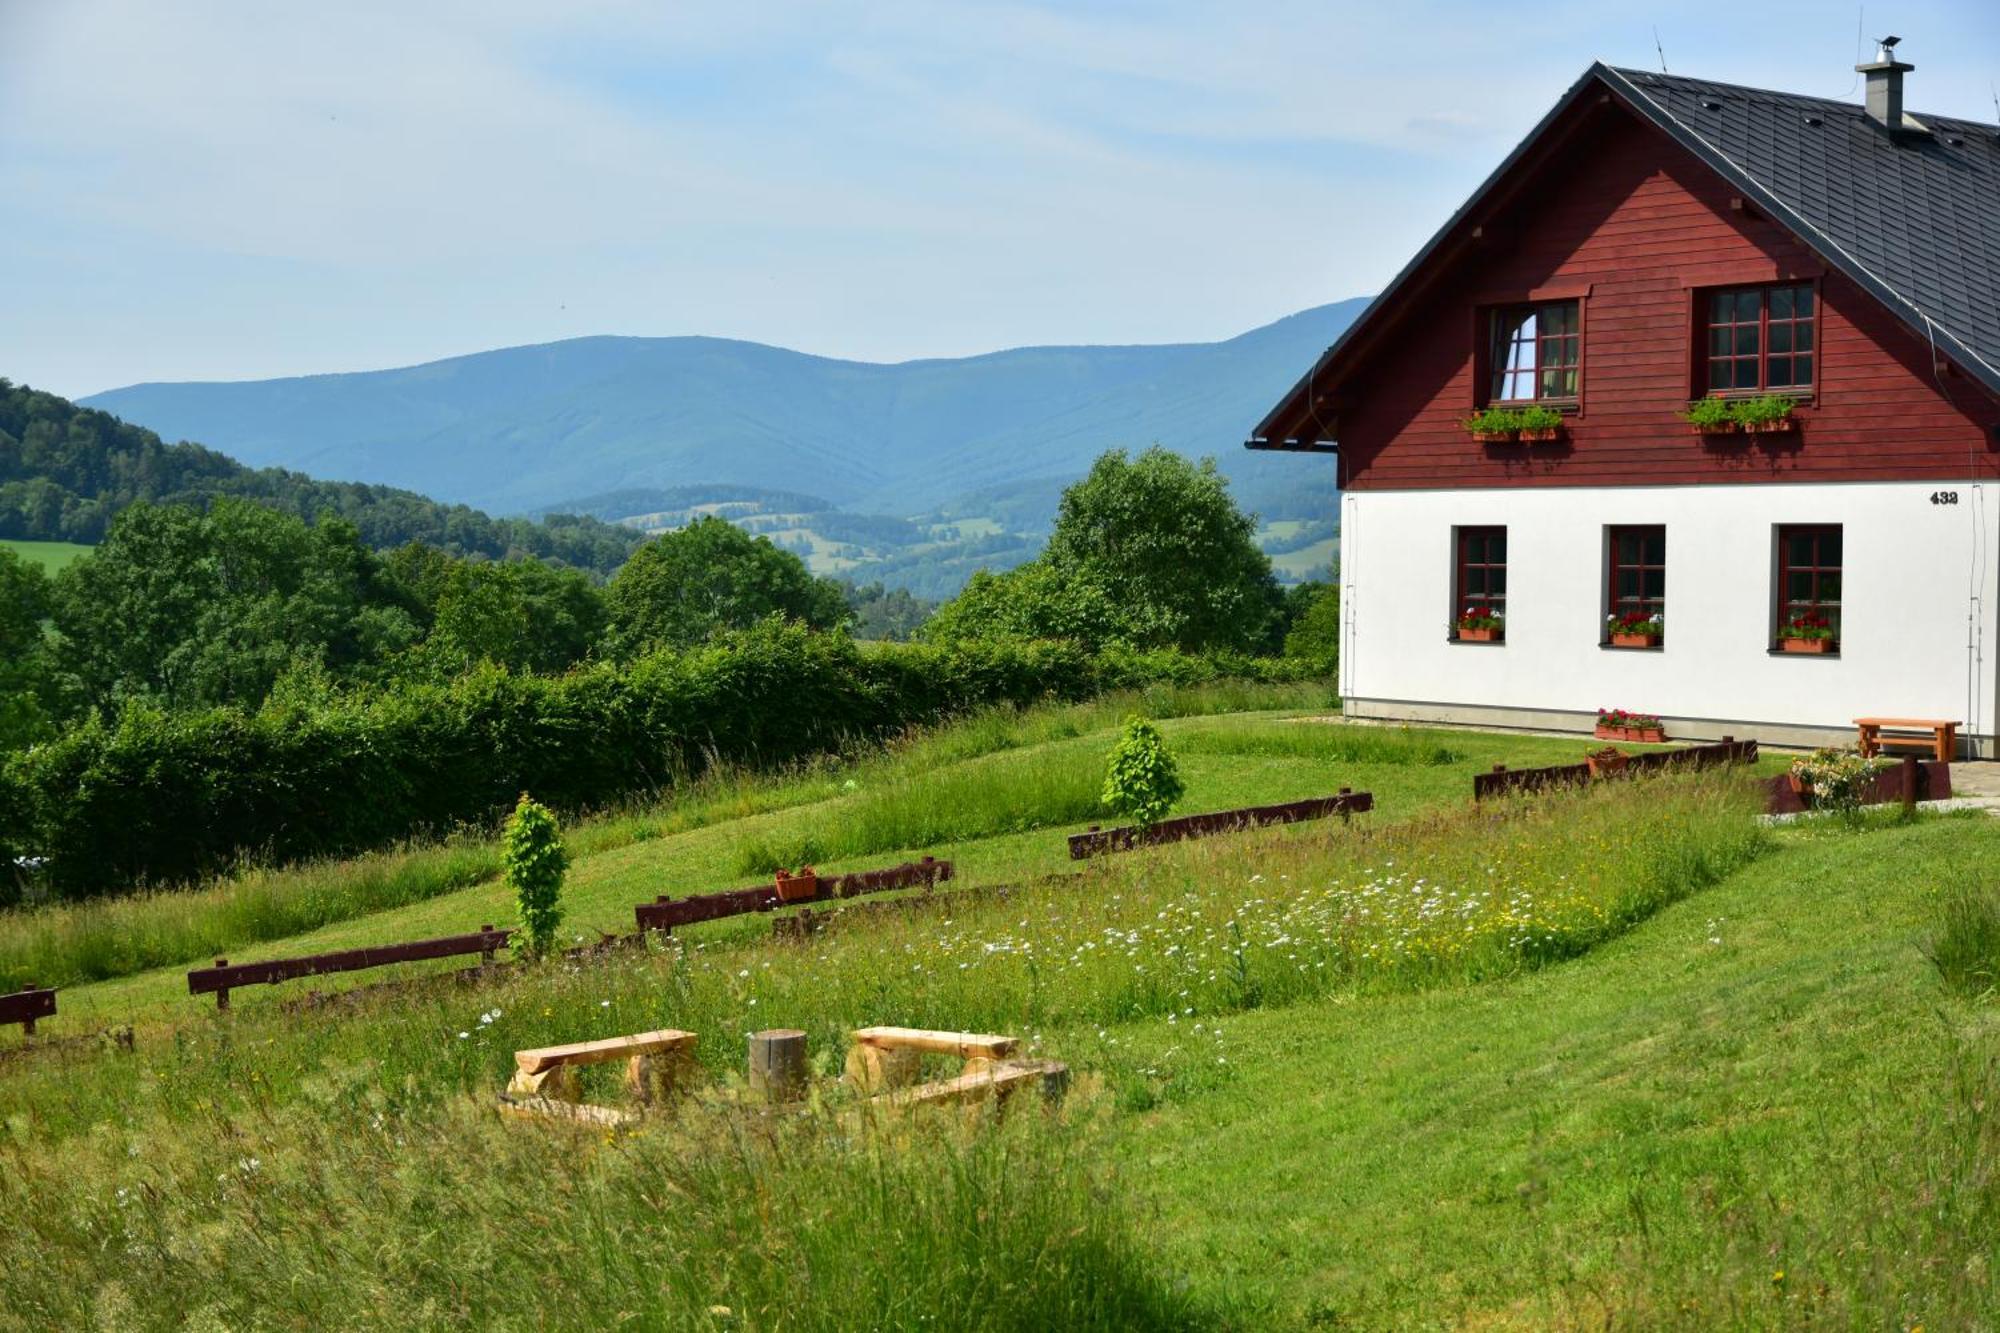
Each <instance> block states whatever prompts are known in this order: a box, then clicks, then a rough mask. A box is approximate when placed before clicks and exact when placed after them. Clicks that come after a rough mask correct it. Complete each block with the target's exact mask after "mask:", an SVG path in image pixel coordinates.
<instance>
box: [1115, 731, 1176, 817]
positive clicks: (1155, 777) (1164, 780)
mask: <svg viewBox="0 0 2000 1333" xmlns="http://www.w3.org/2000/svg"><path fill="white" fill-rule="evenodd" d="M1186 790H1187V789H1186V787H1184V786H1183V785H1182V783H1181V775H1180V771H1179V769H1177V768H1176V767H1175V766H1174V757H1173V756H1172V755H1171V754H1168V753H1167V743H1166V741H1165V740H1164V739H1163V738H1162V737H1161V736H1160V730H1159V728H1158V727H1155V726H1154V725H1153V724H1152V723H1150V722H1148V721H1146V719H1144V718H1142V717H1136V716H1135V717H1129V718H1127V719H1125V732H1124V734H1123V735H1122V736H1120V737H1119V738H1118V744H1117V745H1115V746H1113V747H1112V750H1111V765H1110V770H1109V771H1108V772H1106V773H1105V775H1104V794H1103V797H1102V800H1103V803H1104V804H1105V805H1106V806H1108V807H1110V808H1111V809H1112V810H1115V811H1117V812H1118V813H1119V814H1121V815H1124V816H1126V817H1127V818H1128V819H1130V820H1132V822H1133V823H1135V824H1137V825H1138V826H1139V827H1140V828H1151V827H1152V826H1153V825H1154V824H1157V823H1159V822H1160V821H1161V820H1162V819H1164V818H1166V816H1167V812H1168V811H1169V810H1171V809H1173V808H1174V802H1175V801H1178V800H1179V799H1180V798H1181V794H1182V793H1183V792H1184V791H1186Z"/></svg>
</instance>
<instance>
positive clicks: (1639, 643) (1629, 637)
mask: <svg viewBox="0 0 2000 1333" xmlns="http://www.w3.org/2000/svg"><path fill="white" fill-rule="evenodd" d="M1611 646H1612V647H1613V648H1657V647H1659V646H1660V636H1659V635H1657V634H1617V633H1614V634H1612V636H1611Z"/></svg>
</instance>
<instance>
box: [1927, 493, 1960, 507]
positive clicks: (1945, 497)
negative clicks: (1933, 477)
mask: <svg viewBox="0 0 2000 1333" xmlns="http://www.w3.org/2000/svg"><path fill="white" fill-rule="evenodd" d="M1931 503H1932V504H1934V505H1955V504H1957V503H1958V492H1957V491H1932V492H1931Z"/></svg>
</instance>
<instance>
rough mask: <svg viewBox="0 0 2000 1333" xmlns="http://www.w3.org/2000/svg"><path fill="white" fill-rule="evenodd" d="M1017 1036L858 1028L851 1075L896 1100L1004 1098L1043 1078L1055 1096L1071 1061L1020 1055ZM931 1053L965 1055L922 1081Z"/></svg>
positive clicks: (860, 1085) (880, 1096)
mask: <svg viewBox="0 0 2000 1333" xmlns="http://www.w3.org/2000/svg"><path fill="white" fill-rule="evenodd" d="M1020 1044H1021V1041H1020V1038H1018V1037H1002V1036H995V1035H992V1034H989V1033H981V1032H933V1031H929V1030H926V1029H923V1028H898V1027H873V1028H860V1029H858V1030H856V1032H855V1033H854V1045H853V1047H852V1048H851V1049H850V1050H849V1051H848V1055H847V1078H848V1081H849V1082H850V1083H852V1084H853V1085H854V1086H855V1087H856V1088H857V1089H859V1090H860V1091H861V1092H864V1093H869V1094H872V1095H875V1097H876V1100H878V1101H882V1102H886V1103H888V1104H890V1105H895V1106H920V1105H933V1104H939V1103H952V1102H978V1101H983V1100H987V1099H992V1100H994V1101H1000V1100H1004V1099H1005V1098H1006V1097H1007V1095H1008V1094H1009V1093H1012V1092H1014V1091H1016V1090H1017V1089H1019V1088H1021V1087H1024V1086H1027V1085H1029V1084H1031V1083H1032V1084H1039V1085H1040V1086H1041V1088H1042V1092H1043V1095H1044V1096H1046V1097H1048V1098H1049V1099H1050V1100H1055V1099H1057V1098H1060V1097H1061V1096H1062V1094H1063V1091H1064V1090H1065V1089H1066V1088H1067V1087H1068V1084H1069V1067H1068V1066H1067V1065H1064V1064H1062V1063H1060V1062H1058V1061H1055V1060H1015V1059H1013V1058H1011V1057H1012V1056H1013V1054H1014V1052H1015V1050H1016V1049H1017V1048H1018V1047H1019V1046H1020ZM926 1054H931V1055H950V1056H956V1057H958V1058H959V1059H960V1060H962V1061H964V1066H963V1068H961V1069H960V1071H959V1073H958V1075H957V1076H956V1077H954V1078H948V1079H941V1080H938V1081H935V1082H931V1083H919V1082H918V1079H919V1078H920V1077H921V1070H920V1064H921V1061H922V1058H923V1057H924V1056H925V1055H926Z"/></svg>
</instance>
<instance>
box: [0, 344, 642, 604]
mask: <svg viewBox="0 0 2000 1333" xmlns="http://www.w3.org/2000/svg"><path fill="white" fill-rule="evenodd" d="M224 496H227V497H233V498H237V499H244V500H251V501H255V502H256V503H258V504H260V505H263V506H265V507H266V508H270V509H276V510H279V511H281V512H283V513H287V514H291V515H293V516H294V517H296V518H301V519H306V520H308V521H311V520H317V519H319V518H320V517H322V516H326V515H331V516H333V517H336V518H340V519H343V520H345V521H346V522H348V523H350V524H352V525H353V526H354V529H355V531H356V532H357V533H358V534H359V535H360V539H361V541H362V543H363V544H365V545H366V546H368V547H370V548H371V549H374V550H388V549H390V548H392V547H397V546H402V545H405V544H406V543H409V542H422V543H424V544H425V545H427V546H434V547H436V548H438V549H439V550H442V551H445V552H448V553H450V554H452V555H458V556H484V557H486V558H488V559H493V560H500V559H506V558H509V557H519V556H534V557H536V558H537V559H541V560H548V561H552V562H555V563H558V564H562V565H568V566H572V567H574V568H577V569H587V570H592V571H594V572H596V573H598V574H609V573H610V572H611V571H612V570H614V569H616V568H618V566H619V565H621V564H623V563H624V562H625V559H626V557H627V556H629V555H630V554H631V553H632V552H633V550H635V549H636V548H637V547H638V546H639V544H640V543H641V542H642V541H644V540H645V538H644V536H643V534H640V533H637V532H634V531H632V530H631V529H629V528H626V527H622V526H620V525H618V524H613V523H606V522H603V521H602V520H600V519H596V518H591V517H586V516H579V515H572V514H549V515H547V516H545V517H543V518H542V519H540V520H539V521H531V520H529V519H525V518H493V517H491V516H489V515H487V514H483V513H481V512H480V511H479V510H476V509H470V508H467V507H466V506H464V505H446V504H440V503H438V502H437V501H435V500H431V499H429V498H427V497H425V496H422V495H418V494H417V493H416V492H414V491H405V490H398V489H396V488H394V487H391V486H369V485H363V484H361V483H358V482H344V481H320V480H317V479H315V478H312V477H308V476H306V475H304V474H303V473H298V472H289V471H286V470H285V469H283V468H249V467H245V466H244V465H243V464H241V463H239V462H237V461H236V460H234V459H232V458H229V457H227V456H226V455H223V454H219V453H216V452H215V451H214V450H212V449H205V448H203V447H202V446H201V445H198V444H187V443H181V444H168V443H166V442H165V441H164V440H162V439H161V438H160V437H159V436H158V435H155V434H154V433H153V432H152V431H150V430H146V429H145V428H143V427H140V426H134V425H131V424H129V423H127V422H123V421H120V420H119V419H118V418H117V417H114V416H111V415H110V414H108V413H105V412H99V411H97V410H95V409H93V408H87V407H79V406H77V405H76V404H75V403H72V402H70V401H69V400H68V399H65V398H60V397H57V396H56V395H54V394H50V393H41V392H37V391H36V390H34V389H31V388H28V387H26V386H25V385H17V384H13V383H11V382H9V381H7V380H5V379H0V538H12V539H16V540H23V541H66V542H81V543H84V544H86V545H93V546H94V545H96V544H97V543H99V542H101V541H103V540H104V537H105V534H106V533H107V532H109V531H110V529H111V525H112V522H113V520H115V519H116V518H117V517H118V515H119V514H120V513H121V512H123V511H124V510H125V509H126V508H127V507H128V506H130V505H132V504H133V503H135V502H138V501H150V502H154V503H161V504H187V505H196V506H201V505H206V504H208V503H210V502H212V501H214V500H215V499H217V498H219V497H224Z"/></svg>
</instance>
